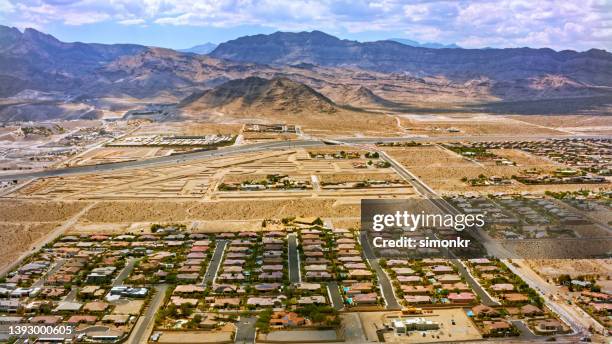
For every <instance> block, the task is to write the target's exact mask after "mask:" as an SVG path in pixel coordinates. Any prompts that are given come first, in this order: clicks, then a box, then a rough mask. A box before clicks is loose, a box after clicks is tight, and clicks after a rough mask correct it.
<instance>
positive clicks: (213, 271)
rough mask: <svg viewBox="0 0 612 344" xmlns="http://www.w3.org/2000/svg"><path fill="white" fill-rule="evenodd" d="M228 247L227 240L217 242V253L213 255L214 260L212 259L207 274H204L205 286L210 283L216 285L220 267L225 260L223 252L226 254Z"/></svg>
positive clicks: (203, 282)
mask: <svg viewBox="0 0 612 344" xmlns="http://www.w3.org/2000/svg"><path fill="white" fill-rule="evenodd" d="M226 245H227V241H226V240H218V241H217V246H216V247H215V253H213V256H212V258H211V259H210V263H209V264H208V269H206V273H205V274H204V278H203V279H202V284H203V285H206V284H208V282H210V283H214V281H215V278H216V277H217V271H219V266H221V260H223V252H225V246H226Z"/></svg>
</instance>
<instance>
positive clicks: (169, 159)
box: [0, 134, 609, 180]
mask: <svg viewBox="0 0 612 344" xmlns="http://www.w3.org/2000/svg"><path fill="white" fill-rule="evenodd" d="M563 137H565V136H549V135H548V136H547V135H539V136H529V135H520V134H519V135H512V136H508V135H506V136H501V135H491V136H479V137H473V136H444V137H422V136H414V137H412V136H408V137H361V138H355V137H350V138H339V139H303V140H288V141H274V142H263V143H253V144H246V145H233V146H229V147H222V148H219V149H215V150H206V151H195V152H188V153H182V154H176V155H169V156H163V157H157V158H150V159H145V160H136V161H124V162H115V163H108V164H100V165H90V166H77V167H67V168H60V169H50V170H43V171H38V172H26V173H15V174H5V175H0V180H27V179H32V178H43V177H57V176H68V175H73V174H85V173H96V172H108V171H115V170H122V169H130V168H142V167H153V166H158V165H164V164H169V163H181V162H187V161H192V160H199V159H206V158H216V157H222V156H231V155H236V154H244V153H252V152H262V151H266V150H270V149H292V148H298V147H315V146H321V145H325V144H334V143H336V144H343V143H344V144H349V145H350V144H374V143H377V142H402V141H415V142H445V141H467V140H470V141H506V140H531V141H537V140H546V139H550V138H563ZM572 137H580V138H590V139H603V138H609V136H601V135H582V136H577V135H573V136H572Z"/></svg>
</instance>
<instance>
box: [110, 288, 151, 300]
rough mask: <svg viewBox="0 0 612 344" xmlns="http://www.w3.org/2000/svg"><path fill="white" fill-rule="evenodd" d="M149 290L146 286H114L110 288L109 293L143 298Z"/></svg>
mask: <svg viewBox="0 0 612 344" xmlns="http://www.w3.org/2000/svg"><path fill="white" fill-rule="evenodd" d="M148 293H149V290H148V289H147V288H132V287H127V286H116V287H112V288H111V290H110V294H111V295H119V296H125V297H134V298H143V297H145V296H147V294H148Z"/></svg>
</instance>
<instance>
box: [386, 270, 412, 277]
mask: <svg viewBox="0 0 612 344" xmlns="http://www.w3.org/2000/svg"><path fill="white" fill-rule="evenodd" d="M391 270H392V271H393V272H395V274H396V275H397V276H408V275H414V270H412V269H411V268H392V269H391Z"/></svg>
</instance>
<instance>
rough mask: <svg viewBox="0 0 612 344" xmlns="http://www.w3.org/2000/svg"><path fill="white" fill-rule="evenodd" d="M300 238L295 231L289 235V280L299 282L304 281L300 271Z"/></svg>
mask: <svg viewBox="0 0 612 344" xmlns="http://www.w3.org/2000/svg"><path fill="white" fill-rule="evenodd" d="M297 247H298V238H297V235H295V233H291V234H289V235H288V236H287V250H288V256H289V281H290V282H291V283H299V282H301V281H302V276H301V272H300V254H299V252H298V249H297Z"/></svg>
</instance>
